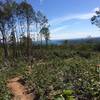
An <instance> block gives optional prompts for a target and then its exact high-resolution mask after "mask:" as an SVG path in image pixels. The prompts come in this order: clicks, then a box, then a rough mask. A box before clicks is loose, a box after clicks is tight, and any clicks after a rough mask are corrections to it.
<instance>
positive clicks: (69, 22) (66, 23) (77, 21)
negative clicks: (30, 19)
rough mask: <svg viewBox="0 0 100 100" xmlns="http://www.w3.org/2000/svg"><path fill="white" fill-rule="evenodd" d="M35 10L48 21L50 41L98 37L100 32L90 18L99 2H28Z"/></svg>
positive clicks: (74, 0)
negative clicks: (40, 12)
mask: <svg viewBox="0 0 100 100" xmlns="http://www.w3.org/2000/svg"><path fill="white" fill-rule="evenodd" d="M29 2H30V3H31V4H32V5H33V7H34V8H35V9H36V10H41V11H42V12H43V13H44V14H45V15H46V16H47V18H48V19H49V23H50V25H51V27H50V32H51V36H50V37H51V39H73V38H86V37H88V36H92V37H99V36H100V31H99V28H97V27H96V26H95V25H91V22H90V18H91V17H92V16H93V15H94V12H95V10H96V9H98V8H99V6H100V0H29Z"/></svg>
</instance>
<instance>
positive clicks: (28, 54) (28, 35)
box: [27, 18, 30, 58]
mask: <svg viewBox="0 0 100 100" xmlns="http://www.w3.org/2000/svg"><path fill="white" fill-rule="evenodd" d="M29 39H30V32H29V20H28V18H27V57H28V58H29V56H30V43H29Z"/></svg>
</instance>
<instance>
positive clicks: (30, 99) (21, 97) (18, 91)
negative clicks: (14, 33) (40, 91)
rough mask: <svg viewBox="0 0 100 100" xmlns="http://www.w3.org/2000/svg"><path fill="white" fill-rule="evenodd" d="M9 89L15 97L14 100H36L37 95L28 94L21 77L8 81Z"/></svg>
mask: <svg viewBox="0 0 100 100" xmlns="http://www.w3.org/2000/svg"><path fill="white" fill-rule="evenodd" d="M7 87H8V88H9V90H10V91H11V93H12V95H13V96H14V97H13V98H12V100H34V99H35V93H34V92H33V93H28V90H27V89H26V87H25V86H24V85H23V84H22V83H21V77H16V78H13V79H11V80H8V84H7Z"/></svg>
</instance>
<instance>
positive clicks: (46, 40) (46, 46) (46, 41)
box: [45, 39, 48, 47]
mask: <svg viewBox="0 0 100 100" xmlns="http://www.w3.org/2000/svg"><path fill="white" fill-rule="evenodd" d="M45 41H46V47H48V39H45Z"/></svg>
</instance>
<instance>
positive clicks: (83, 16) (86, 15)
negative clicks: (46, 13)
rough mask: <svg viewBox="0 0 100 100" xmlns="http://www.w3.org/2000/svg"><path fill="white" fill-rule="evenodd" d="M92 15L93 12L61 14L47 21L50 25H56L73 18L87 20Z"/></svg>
mask: <svg viewBox="0 0 100 100" xmlns="http://www.w3.org/2000/svg"><path fill="white" fill-rule="evenodd" d="M93 15H94V13H84V14H74V15H68V16H62V17H58V18H56V19H53V20H51V21H50V22H49V23H50V25H55V24H56V25H57V24H61V23H63V22H66V21H69V20H73V19H79V20H88V19H90V18H91V17H92V16H93Z"/></svg>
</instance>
